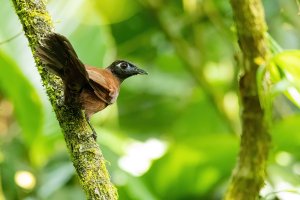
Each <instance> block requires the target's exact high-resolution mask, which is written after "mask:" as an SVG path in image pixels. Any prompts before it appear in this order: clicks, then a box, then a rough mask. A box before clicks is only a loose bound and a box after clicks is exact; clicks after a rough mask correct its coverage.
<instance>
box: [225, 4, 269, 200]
mask: <svg viewBox="0 0 300 200" xmlns="http://www.w3.org/2000/svg"><path fill="white" fill-rule="evenodd" d="M231 6H232V9H233V14H234V19H235V23H236V29H237V33H238V40H239V46H240V48H241V50H242V53H243V61H242V65H243V69H242V71H243V75H242V76H241V79H240V83H239V90H240V102H241V107H242V112H241V117H242V135H241V144H240V152H239V156H238V162H237V165H236V167H235V170H234V171H233V174H232V179H231V183H230V185H229V188H228V191H227V193H226V196H225V199H226V200H233V199H234V200H254V199H257V197H258V195H259V191H260V189H261V188H262V187H263V185H264V178H265V170H266V162H267V158H268V152H269V147H270V135H269V130H268V124H267V122H266V120H265V113H264V110H263V108H262V106H261V104H260V101H259V92H258V86H257V82H256V73H257V69H258V67H259V66H260V65H262V64H264V63H265V62H266V61H267V59H268V54H269V53H268V47H267V41H266V31H267V25H266V23H265V19H264V11H263V6H262V3H261V1H260V0H243V1H241V0H231Z"/></svg>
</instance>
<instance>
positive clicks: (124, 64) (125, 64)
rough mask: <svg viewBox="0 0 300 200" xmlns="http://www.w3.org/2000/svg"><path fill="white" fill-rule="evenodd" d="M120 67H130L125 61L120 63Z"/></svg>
mask: <svg viewBox="0 0 300 200" xmlns="http://www.w3.org/2000/svg"><path fill="white" fill-rule="evenodd" d="M120 67H121V68H122V69H126V68H127V67H128V64H127V63H125V62H123V63H121V64H120Z"/></svg>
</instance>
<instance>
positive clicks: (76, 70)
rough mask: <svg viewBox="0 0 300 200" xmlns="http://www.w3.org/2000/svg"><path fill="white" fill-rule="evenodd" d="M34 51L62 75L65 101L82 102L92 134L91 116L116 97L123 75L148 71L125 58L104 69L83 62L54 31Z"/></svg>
mask: <svg viewBox="0 0 300 200" xmlns="http://www.w3.org/2000/svg"><path fill="white" fill-rule="evenodd" d="M36 54H37V56H38V57H39V58H40V59H41V61H42V63H43V64H44V65H45V67H46V68H47V69H48V70H49V71H50V72H52V73H54V74H56V75H57V76H59V77H60V78H61V79H62V81H63V83H64V95H65V103H66V104H70V103H71V104H72V103H74V104H76V103H79V105H81V107H82V109H83V110H84V112H85V115H86V118H87V121H88V124H89V125H90V127H91V129H92V131H93V134H94V135H93V136H94V138H96V133H95V130H94V128H93V127H92V126H91V124H90V122H89V119H90V117H91V116H92V115H93V114H95V113H97V112H99V111H101V110H103V109H104V108H106V107H107V106H108V105H110V104H113V103H114V102H115V101H116V99H117V97H118V95H119V90H120V84H121V83H122V82H123V81H124V80H125V79H126V78H128V77H130V76H133V75H137V74H147V72H146V71H144V70H142V69H140V68H138V67H136V66H135V65H133V64H132V63H130V62H127V61H124V60H116V61H114V62H113V63H112V64H111V65H109V66H108V67H107V68H104V69H101V68H96V67H91V66H88V65H84V64H83V63H82V62H81V61H80V60H79V58H78V56H77V54H76V52H75V50H74V48H73V47H72V45H71V43H70V42H69V40H68V39H67V38H66V37H64V36H63V35H60V34H57V33H51V34H49V35H47V36H46V37H45V38H44V39H43V40H42V44H41V45H39V46H38V47H37V48H36Z"/></svg>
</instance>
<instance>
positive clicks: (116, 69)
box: [107, 60, 147, 81]
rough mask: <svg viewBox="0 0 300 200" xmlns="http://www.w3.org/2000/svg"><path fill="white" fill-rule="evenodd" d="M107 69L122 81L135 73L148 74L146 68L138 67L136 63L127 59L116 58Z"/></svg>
mask: <svg viewBox="0 0 300 200" xmlns="http://www.w3.org/2000/svg"><path fill="white" fill-rule="evenodd" d="M107 69H109V70H110V71H111V72H112V73H113V74H114V75H115V76H116V77H118V78H119V80H121V81H123V80H124V79H126V78H128V77H130V76H133V75H137V74H147V72H145V71H144V70H142V69H139V68H137V67H136V66H135V65H134V64H132V63H130V62H127V61H125V60H116V61H115V62H113V63H112V64H111V65H110V66H109V67H108V68H107Z"/></svg>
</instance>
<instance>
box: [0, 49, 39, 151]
mask: <svg viewBox="0 0 300 200" xmlns="http://www.w3.org/2000/svg"><path fill="white" fill-rule="evenodd" d="M0 91H1V92H2V93H3V94H4V96H5V97H7V98H8V99H10V100H11V102H12V103H13V105H14V111H15V115H16V118H17V120H18V122H19V124H20V126H21V128H22V130H23V133H24V134H23V136H24V138H25V141H26V143H27V144H28V145H29V144H31V142H32V141H34V138H35V137H36V136H37V135H38V134H39V133H40V131H41V127H42V123H43V114H42V106H41V102H40V98H39V96H38V94H37V92H36V90H35V88H34V87H33V86H32V85H31V84H30V82H29V81H28V80H27V79H26V77H25V76H24V75H23V74H22V73H21V71H20V69H19V68H18V66H17V64H16V63H15V62H14V60H12V59H11V58H9V57H8V56H7V55H5V54H4V52H1V51H0Z"/></svg>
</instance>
